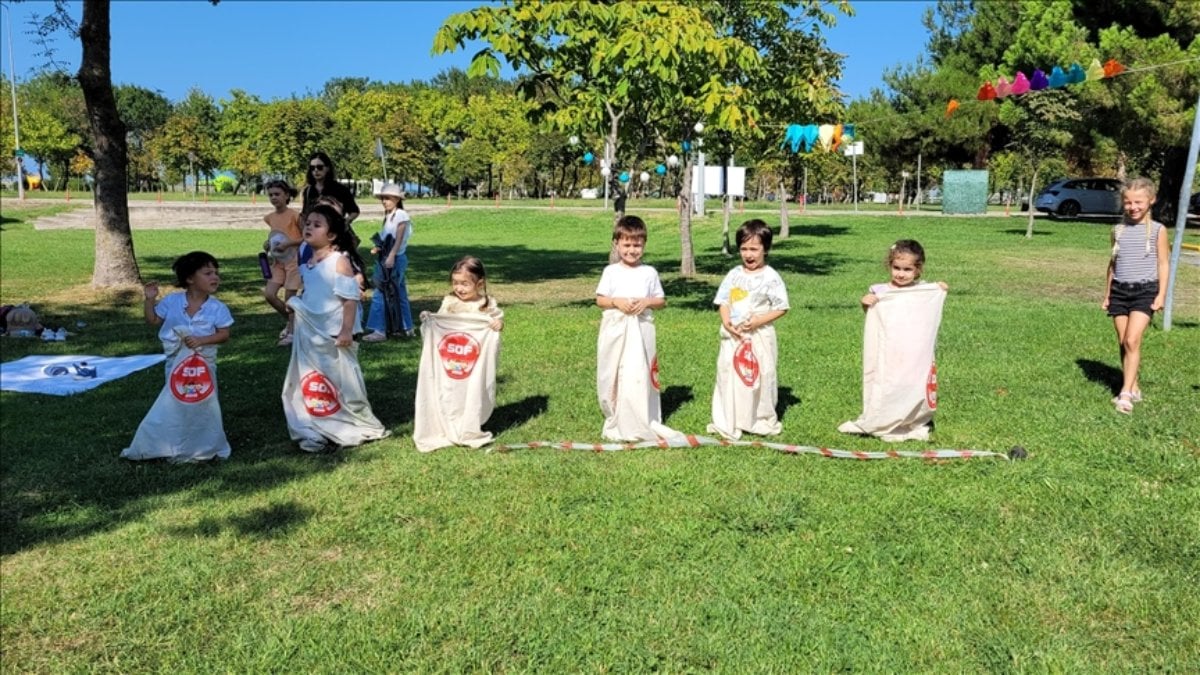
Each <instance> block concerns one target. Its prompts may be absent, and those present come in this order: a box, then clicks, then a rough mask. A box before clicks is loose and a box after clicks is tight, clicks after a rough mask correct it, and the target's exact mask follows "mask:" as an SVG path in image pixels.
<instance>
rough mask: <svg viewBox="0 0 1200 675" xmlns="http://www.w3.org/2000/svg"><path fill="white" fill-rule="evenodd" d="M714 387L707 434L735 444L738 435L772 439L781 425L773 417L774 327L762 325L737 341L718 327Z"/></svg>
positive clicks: (775, 400) (775, 398)
mask: <svg viewBox="0 0 1200 675" xmlns="http://www.w3.org/2000/svg"><path fill="white" fill-rule="evenodd" d="M720 330H721V346H720V349H719V351H718V353H717V384H716V387H715V388H714V389H713V398H712V424H709V425H708V431H709V433H714V434H720V435H721V436H722V437H724V438H728V439H730V440H734V441H736V440H737V439H739V438H741V436H742V432H743V431H745V432H748V433H751V434H758V435H760V436H775V435H778V434H779V433H780V432H781V431H783V425H782V424H780V422H779V418H778V417H777V416H776V414H775V406H776V404H777V403H778V401H779V382H778V375H777V371H776V368H775V364H776V363H777V358H778V347H777V346H776V341H775V327H774V326H772V325H767V326H763V327H762V328H759V329H757V330H754V331H751V332H750V333H748V334H747V335H746V337H745V338H744V339H741V340H739V339H738V338H735V337H734V336H733V335H730V334H729V332H728V331H726V330H725V327H724V326H722V327H721V329H720Z"/></svg>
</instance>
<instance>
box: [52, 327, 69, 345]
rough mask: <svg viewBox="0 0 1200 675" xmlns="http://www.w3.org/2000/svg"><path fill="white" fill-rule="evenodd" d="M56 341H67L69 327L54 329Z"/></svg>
mask: <svg viewBox="0 0 1200 675" xmlns="http://www.w3.org/2000/svg"><path fill="white" fill-rule="evenodd" d="M54 341H55V342H66V341H67V329H66V328H59V329H58V330H56V331H54Z"/></svg>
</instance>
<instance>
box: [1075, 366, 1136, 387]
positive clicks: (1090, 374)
mask: <svg viewBox="0 0 1200 675" xmlns="http://www.w3.org/2000/svg"><path fill="white" fill-rule="evenodd" d="M1075 365H1077V366H1079V370H1080V371H1082V372H1083V376H1084V377H1086V378H1087V379H1088V380H1090V381H1092V382H1095V383H1096V384H1100V385H1104V386H1105V387H1108V389H1109V391H1111V392H1112V393H1113V394H1114V395H1116V394H1117V393H1119V392H1120V391H1121V383H1122V382H1123V381H1124V376H1123V375H1122V374H1121V369H1120V368H1114V367H1112V366H1110V365H1108V364H1107V363H1101V362H1099V361H1093V360H1091V359H1075Z"/></svg>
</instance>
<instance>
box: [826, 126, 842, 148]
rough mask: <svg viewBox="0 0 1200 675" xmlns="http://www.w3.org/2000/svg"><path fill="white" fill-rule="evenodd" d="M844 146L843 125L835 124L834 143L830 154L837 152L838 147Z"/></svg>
mask: <svg viewBox="0 0 1200 675" xmlns="http://www.w3.org/2000/svg"><path fill="white" fill-rule="evenodd" d="M841 144H842V125H840V124H835V125H834V126H833V143H832V144H831V145H830V146H829V151H830V152H837V149H838V146H839V145H841Z"/></svg>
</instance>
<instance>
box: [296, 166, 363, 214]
mask: <svg viewBox="0 0 1200 675" xmlns="http://www.w3.org/2000/svg"><path fill="white" fill-rule="evenodd" d="M321 197H332V198H334V199H336V200H337V201H338V203H340V204H341V205H342V215H343V216H344V217H345V219H346V224H347V225H349V224H350V223H352V222H354V219H355V218H357V217H358V202H356V201H354V193H353V192H352V191H351V190H350V188H348V187H346V186H345V185H342V184H341V183H339V182H338V179H337V172H336V171H334V168H333V160H331V159H329V155H326V154H325V153H323V152H314V153H313V154H312V156H311V157H309V158H308V173H307V180H306V181H305V185H304V201H303V202H302V205H303V206H302V208H301V214H300V215H301V222H302V223H303V222H304V218H307V217H308V212H309V211H312V210H313V207H315V206H316V205H317V200H318V199H320V198H321Z"/></svg>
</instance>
